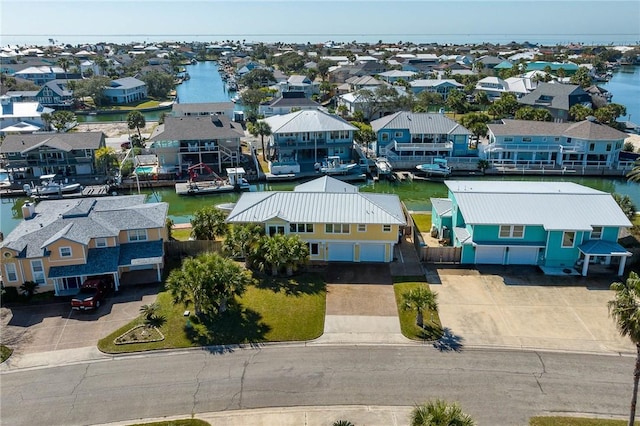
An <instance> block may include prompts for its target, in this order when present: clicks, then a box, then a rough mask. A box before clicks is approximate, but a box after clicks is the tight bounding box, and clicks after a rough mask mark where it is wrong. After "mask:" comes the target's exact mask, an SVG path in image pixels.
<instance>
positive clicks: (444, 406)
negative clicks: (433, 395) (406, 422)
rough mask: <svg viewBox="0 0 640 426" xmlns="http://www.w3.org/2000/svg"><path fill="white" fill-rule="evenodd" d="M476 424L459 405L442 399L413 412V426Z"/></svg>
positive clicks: (469, 425)
mask: <svg viewBox="0 0 640 426" xmlns="http://www.w3.org/2000/svg"><path fill="white" fill-rule="evenodd" d="M473 425H475V422H474V421H473V419H472V418H471V416H469V415H468V414H465V413H464V412H462V409H461V408H460V406H459V405H458V404H457V403H455V402H454V403H453V404H449V403H447V402H446V401H443V400H441V399H436V400H435V401H428V402H426V403H424V404H422V405H417V406H416V407H415V408H414V409H413V411H412V412H411V426H473Z"/></svg>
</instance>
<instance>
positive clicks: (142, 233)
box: [129, 229, 147, 242]
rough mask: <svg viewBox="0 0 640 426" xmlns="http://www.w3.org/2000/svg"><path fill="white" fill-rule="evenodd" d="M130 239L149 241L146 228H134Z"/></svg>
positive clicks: (130, 233)
mask: <svg viewBox="0 0 640 426" xmlns="http://www.w3.org/2000/svg"><path fill="white" fill-rule="evenodd" d="M129 241H130V242H131V241H147V230H146V229H132V230H130V231H129Z"/></svg>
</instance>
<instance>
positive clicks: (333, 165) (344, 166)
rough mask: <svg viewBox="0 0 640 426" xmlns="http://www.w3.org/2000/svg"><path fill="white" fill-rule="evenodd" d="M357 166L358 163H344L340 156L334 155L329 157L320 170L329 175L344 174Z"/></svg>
mask: <svg viewBox="0 0 640 426" xmlns="http://www.w3.org/2000/svg"><path fill="white" fill-rule="evenodd" d="M357 166H358V165H357V164H356V163H343V162H342V159H341V158H340V157H338V156H337V155H334V156H329V157H327V159H326V161H325V162H324V163H322V164H321V165H320V168H319V170H320V172H321V173H325V174H327V175H343V174H347V173H350V172H352V171H354V169H355V168H356V167H357Z"/></svg>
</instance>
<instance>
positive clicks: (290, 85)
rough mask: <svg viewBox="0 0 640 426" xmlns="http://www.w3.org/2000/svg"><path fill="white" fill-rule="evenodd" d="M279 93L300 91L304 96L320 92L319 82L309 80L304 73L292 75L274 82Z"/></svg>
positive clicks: (308, 96)
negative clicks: (284, 79)
mask: <svg viewBox="0 0 640 426" xmlns="http://www.w3.org/2000/svg"><path fill="white" fill-rule="evenodd" d="M276 89H277V90H278V93H279V94H280V95H283V94H284V93H302V94H304V96H305V97H306V98H311V96H313V95H317V94H319V93H320V83H318V82H315V81H311V80H310V79H309V77H307V76H305V75H292V76H290V77H289V78H288V79H287V80H286V81H282V82H280V83H278V84H276Z"/></svg>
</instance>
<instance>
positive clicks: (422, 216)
mask: <svg viewBox="0 0 640 426" xmlns="http://www.w3.org/2000/svg"><path fill="white" fill-rule="evenodd" d="M411 217H412V218H413V221H414V222H415V224H416V226H417V227H418V229H419V230H420V232H429V231H430V230H431V213H413V214H412V215H411Z"/></svg>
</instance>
